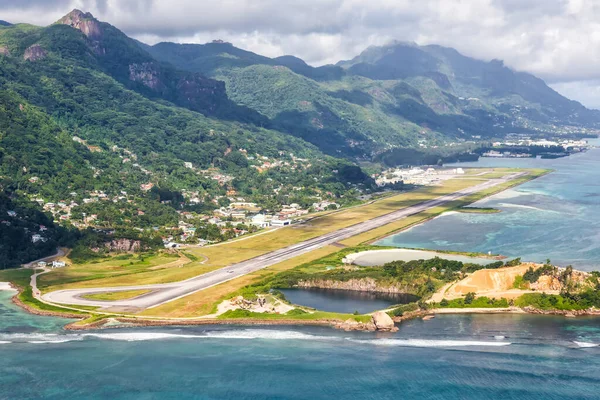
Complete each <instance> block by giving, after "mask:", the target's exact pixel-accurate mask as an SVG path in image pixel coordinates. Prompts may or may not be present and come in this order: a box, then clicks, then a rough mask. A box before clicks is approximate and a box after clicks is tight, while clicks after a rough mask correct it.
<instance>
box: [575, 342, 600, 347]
mask: <svg viewBox="0 0 600 400" xmlns="http://www.w3.org/2000/svg"><path fill="white" fill-rule="evenodd" d="M573 343H575V344H576V345H577V346H579V347H581V348H582V349H586V348H590V347H598V346H600V344H597V343H589V342H576V341H574V342H573Z"/></svg>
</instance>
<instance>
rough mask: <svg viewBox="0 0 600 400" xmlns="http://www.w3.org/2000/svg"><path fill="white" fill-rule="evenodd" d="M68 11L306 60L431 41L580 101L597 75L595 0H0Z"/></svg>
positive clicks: (157, 34) (11, 7) (157, 33)
mask: <svg viewBox="0 0 600 400" xmlns="http://www.w3.org/2000/svg"><path fill="white" fill-rule="evenodd" d="M72 8H80V9H83V10H85V11H90V12H92V13H94V15H96V17H98V18H99V19H101V20H104V21H107V22H110V23H111V24H113V25H115V26H117V27H118V28H120V29H122V30H123V31H124V32H126V33H127V34H129V35H131V36H133V37H135V38H137V39H140V40H142V41H146V42H150V43H156V42H159V41H175V42H195V43H203V42H206V41H209V40H212V39H216V38H220V39H224V40H227V41H230V42H233V43H234V44H235V45H237V46H239V47H242V48H246V49H248V50H251V51H255V52H258V53H261V54H264V55H267V56H279V55H283V54H294V55H296V56H299V57H301V58H303V59H305V60H306V61H307V62H308V63H310V64H313V65H321V64H325V63H333V62H337V61H339V60H341V59H348V58H352V57H354V56H355V55H356V54H358V53H360V52H361V51H362V50H364V49H365V48H366V47H368V46H369V45H372V44H375V45H377V44H383V43H385V42H387V41H390V40H392V39H398V40H404V41H415V42H417V43H419V44H431V43H435V44H440V45H445V46H450V47H454V48H456V49H457V50H459V51H460V52H462V53H463V54H465V55H468V56H472V57H476V58H480V59H485V60H490V59H493V58H498V59H503V60H505V63H506V65H508V66H510V67H512V68H514V69H517V70H524V71H528V72H531V73H533V74H535V75H538V76H540V77H541V78H543V79H545V80H546V81H548V82H550V83H551V84H553V85H554V87H555V88H557V90H559V91H561V90H562V91H564V90H569V89H568V88H570V87H575V86H577V87H578V89H579V91H573V92H571V93H573V97H574V98H575V99H578V100H582V101H584V103H586V104H592V100H591V99H592V98H593V96H594V95H595V94H596V93H597V92H596V91H595V89H593V85H594V84H595V83H594V82H599V81H600V51H599V50H600V2H598V1H597V0H369V1H364V0H303V1H297V0H220V1H208V0H168V1H165V0H2V2H0V19H5V20H7V21H10V22H21V21H22V22H29V23H34V24H40V25H46V24H49V23H51V22H53V21H55V20H56V19H58V18H60V17H61V16H62V15H63V14H65V13H66V12H68V11H69V10H70V9H72ZM588 81H589V82H591V86H590V89H589V92H588V93H587V94H583V93H580V91H582V92H585V91H586V90H587V87H586V85H585V82H588ZM569 84H570V85H571V86H569ZM596 87H597V85H596ZM565 93H566V92H565ZM584 99H585V100H584Z"/></svg>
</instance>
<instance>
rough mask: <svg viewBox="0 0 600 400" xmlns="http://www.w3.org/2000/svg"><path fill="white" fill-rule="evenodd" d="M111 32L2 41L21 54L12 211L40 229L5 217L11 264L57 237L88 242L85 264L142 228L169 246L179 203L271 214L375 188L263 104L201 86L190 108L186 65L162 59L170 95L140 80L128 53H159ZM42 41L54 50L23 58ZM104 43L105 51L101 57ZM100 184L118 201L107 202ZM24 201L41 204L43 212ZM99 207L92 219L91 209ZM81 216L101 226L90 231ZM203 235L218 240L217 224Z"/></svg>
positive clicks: (31, 33) (13, 96) (7, 77)
mask: <svg viewBox="0 0 600 400" xmlns="http://www.w3.org/2000/svg"><path fill="white" fill-rule="evenodd" d="M101 29H102V31H103V33H104V35H103V38H102V40H100V41H99V43H96V44H93V43H90V42H89V41H88V39H86V38H85V36H84V35H82V34H81V32H79V31H77V30H75V29H72V28H70V27H66V26H61V25H52V26H50V27H48V28H37V27H31V26H24V25H16V26H11V27H9V28H6V29H2V30H0V46H2V47H6V48H7V49H8V50H9V54H8V55H0V104H1V105H0V191H1V194H2V196H0V212H2V214H5V213H4V211H5V208H8V209H9V210H12V208H16V207H17V206H20V209H19V210H15V211H18V212H19V211H20V213H21V215H24V214H26V215H27V221H29V220H30V219H31V221H30V222H31V225H32V227H28V226H25V225H27V224H29V223H30V222H24V225H23V224H22V225H23V226H19V225H18V224H16V223H15V221H8V222H10V223H12V224H13V225H12V227H10V228H6V227H7V226H8V225H2V226H0V228H1V229H2V231H0V235H1V237H0V238H1V239H6V240H2V241H0V243H2V245H0V268H6V267H14V266H16V265H18V264H20V263H22V262H24V261H29V260H31V259H34V258H37V257H38V256H42V255H47V254H48V253H49V252H51V250H53V248H55V247H56V245H57V244H61V245H66V244H73V243H74V241H75V240H77V239H80V242H79V243H80V245H79V246H75V249H74V252H73V256H74V257H75V258H76V259H77V260H79V261H84V260H86V259H91V258H94V257H96V256H97V254H93V253H91V252H90V251H89V249H90V248H93V247H96V248H100V249H102V247H103V246H97V245H98V244H100V243H101V242H102V241H106V240H112V239H119V238H132V239H134V240H141V241H143V242H144V246H143V247H146V248H156V247H157V246H160V245H162V243H161V242H160V241H159V240H157V238H158V232H155V231H153V228H154V227H172V226H177V222H178V219H179V215H178V211H186V210H192V211H197V212H206V213H211V212H212V210H213V209H214V208H216V205H215V203H216V202H217V200H218V199H220V198H223V197H225V196H226V194H227V193H228V192H230V191H234V192H236V193H237V194H238V195H240V196H244V198H245V199H246V200H247V201H251V202H256V203H258V204H259V206H261V207H263V208H265V209H270V210H273V209H277V207H279V206H280V205H281V204H284V203H288V204H289V203H290V202H294V201H296V202H300V203H302V204H308V203H309V199H311V198H313V197H314V196H318V195H322V196H325V194H326V193H327V195H326V197H329V198H332V199H334V198H335V199H337V200H336V202H337V203H339V204H343V205H346V204H352V203H353V202H355V201H356V200H355V198H356V196H357V195H358V194H359V192H358V191H356V189H357V188H358V189H361V190H370V188H372V185H373V183H372V180H371V179H370V178H369V177H368V176H367V175H365V174H364V173H363V172H362V171H361V170H360V168H358V167H356V166H355V165H352V163H350V162H348V161H345V160H341V159H334V158H331V157H326V156H324V155H323V154H322V153H321V152H319V151H318V150H317V149H316V148H315V147H314V146H311V145H309V144H307V143H306V142H304V141H302V140H300V139H296V138H293V137H290V136H288V135H285V134H282V133H280V132H276V131H273V130H268V129H264V128H262V127H261V124H260V123H257V121H255V120H254V119H253V117H252V115H253V113H252V112H249V111H248V110H245V109H242V108H237V106H235V105H233V103H231V102H229V100H228V99H227V97H226V94H225V93H224V91H221V92H220V94H219V93H217V94H216V96H221V98H220V99H219V98H211V99H206V101H204V100H201V99H200V98H199V97H198V96H200V93H204V92H203V91H199V92H198V94H197V95H195V97H194V99H195V101H196V103H195V104H184V103H185V102H182V101H183V100H181V99H179V97H177V96H178V95H177V94H176V93H173V90H174V89H173V85H174V84H175V83H173V82H174V81H172V80H171V79H175V80H176V79H180V78H181V79H183V78H185V76H186V74H183V75H182V74H180V73H176V72H173V71H174V70H173V68H172V67H170V66H167V65H158V63H157V64H156V68H157V69H158V72H157V74H158V78H159V79H161V80H162V83H163V84H164V85H165V91H163V92H161V93H153V92H151V91H149V88H148V87H146V86H144V85H143V84H140V83H139V82H133V81H131V80H130V79H129V78H130V77H129V70H128V68H129V67H128V66H129V65H130V63H132V62H134V63H144V62H152V58H151V56H150V55H148V54H147V53H145V51H144V50H141V49H140V48H139V47H138V45H137V43H135V42H134V41H132V40H131V39H129V38H127V37H126V36H125V35H123V34H122V33H120V32H118V31H117V30H116V29H115V28H112V27H110V26H109V25H107V24H102V25H101ZM32 44H38V45H39V46H41V48H42V49H43V50H44V51H46V52H47V54H46V55H45V56H44V57H42V58H41V59H37V60H29V61H27V60H24V59H23V55H24V52H25V50H26V49H27V48H28V47H29V46H31V45H32ZM96 45H97V46H100V47H102V48H104V50H105V54H103V55H99V54H97V53H95V51H94V47H93V46H96ZM187 75H189V73H188V74H187ZM186 79H187V78H186ZM194 79H196V80H197V79H200V78H198V77H194ZM207 81H210V80H207ZM194 82H196V81H194ZM212 82H213V83H214V84H215V85H217V86H218V84H217V83H215V82H214V81H212ZM196 83H197V84H198V85H200V86H202V85H204V84H210V85H212V84H213V83H210V82H204V81H201V80H200V81H198V82H196ZM210 85H209V86H210ZM215 90H216V89H215ZM216 92H218V90H216ZM164 100H169V101H172V102H173V103H175V104H178V105H182V106H184V107H185V108H179V107H176V106H175V105H174V104H173V103H169V102H166V101H164ZM179 100H181V101H179ZM200 103H201V104H200ZM207 107H208V108H207ZM195 111H201V112H203V113H204V114H201V113H198V112H195ZM207 115H208V116H207ZM259 119H260V118H259ZM249 122H254V124H252V123H249ZM259 155H260V157H264V158H266V159H267V160H269V161H270V162H272V163H275V162H277V165H276V166H274V167H272V168H269V169H268V170H265V171H262V172H261V171H259V169H257V168H252V167H251V166H252V165H255V164H257V163H258V161H256V160H258V156H259ZM298 159H301V160H310V162H308V161H298ZM186 162H187V163H191V164H192V166H193V167H192V168H188V167H186V166H185V165H184V163H186ZM251 164H252V165H251ZM203 171H204V172H203ZM333 171H335V172H333ZM217 174H222V175H226V176H228V177H231V178H230V179H231V180H229V181H228V182H227V183H219V182H218V180H216V179H213V176H214V175H217ZM315 178H316V179H315ZM142 185H151V186H152V188H151V189H150V190H147V189H143V188H142ZM297 187H301V188H303V189H302V190H301V191H297V190H295V189H294V188H297ZM190 192H192V193H194V196H196V197H198V198H200V199H202V203H201V204H197V205H192V204H190V203H189V202H188V201H187V200H186V198H185V197H184V196H183V194H184V193H190ZM93 193H101V194H102V196H105V197H103V198H104V199H106V200H111V201H98V197H94V196H93ZM90 198H91V199H92V200H94V201H88V200H89V199H90ZM34 199H38V200H39V201H40V203H43V204H44V205H45V206H46V205H47V204H49V203H50V204H59V203H60V204H64V205H61V206H58V205H57V206H55V207H54V208H52V207H46V211H47V212H48V211H51V212H52V213H53V216H52V218H51V217H50V216H49V215H48V216H46V217H43V216H42V214H41V213H40V212H39V211H40V207H39V205H37V204H36V203H31V204H29V202H31V200H34ZM84 200H85V201H84ZM9 202H10V203H9ZM213 202H214V203H213ZM12 203H17V204H16V205H15V204H12ZM24 203H28V206H27V207H25V206H24V205H23V204H24ZM73 204H76V205H73ZM25 208H31V209H32V210H37V212H38V214H37V216H33V215H29V214H32V213H33V211H32V212H29V211H25V210H24V209H25ZM90 216H93V222H90V221H88V220H87V219H86V217H90ZM0 218H1V219H4V218H3V217H2V216H0ZM59 218H64V219H62V222H61V225H64V226H65V227H67V228H69V229H68V230H67V231H71V232H73V235H68V234H67V232H65V231H61V232H58V231H57V229H55V227H54V225H53V224H52V223H51V221H52V219H55V220H58V219H59ZM44 219H45V220H44ZM15 225H17V226H15ZM39 225H44V226H45V227H46V228H48V230H47V231H46V233H45V234H43V236H44V239H45V240H46V241H44V242H39V243H38V244H37V245H36V246H33V245H32V244H31V234H33V233H37V228H39ZM73 226H77V227H81V226H83V227H86V226H91V227H93V228H94V230H90V231H84V232H83V233H82V234H81V235H80V234H78V233H77V232H76V231H75V230H73V229H71V228H72V227H73ZM25 228H27V229H29V233H26V231H25ZM32 228H36V229H32ZM132 228H137V229H141V230H142V231H141V232H140V231H135V230H132ZM97 229H102V230H103V231H104V232H98V231H97ZM9 232H10V233H9ZM106 233H108V234H109V235H110V237H107V236H106ZM200 234H205V236H206V237H207V238H211V239H214V234H213V233H211V232H208V231H207V232H204V231H201V232H200ZM28 235H29V238H26V237H25V236H28ZM103 235H104V236H103ZM10 237H14V238H15V242H16V238H20V239H19V241H18V242H19V243H21V245H20V246H21V247H22V248H18V247H15V246H17V245H16V244H14V243H11V241H10V240H9V238H10ZM21 239H23V240H21ZM217 239H219V240H221V239H225V238H224V237H223V238H222V237H218V238H217ZM5 243H6V245H4V244H5ZM3 245H4V246H3ZM7 254H8V255H9V256H7ZM100 255H102V254H100Z"/></svg>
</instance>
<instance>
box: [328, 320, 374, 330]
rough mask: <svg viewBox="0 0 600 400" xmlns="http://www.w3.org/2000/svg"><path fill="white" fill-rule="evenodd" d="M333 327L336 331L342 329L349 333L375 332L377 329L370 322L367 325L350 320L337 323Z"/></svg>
mask: <svg viewBox="0 0 600 400" xmlns="http://www.w3.org/2000/svg"><path fill="white" fill-rule="evenodd" d="M335 327H336V328H337V329H343V330H345V331H347V332H349V331H376V330H377V327H376V326H375V324H374V323H372V322H368V323H364V322H358V321H356V320H354V319H352V318H348V319H347V320H346V321H344V322H340V323H338V324H337V325H335Z"/></svg>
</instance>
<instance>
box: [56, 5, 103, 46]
mask: <svg viewBox="0 0 600 400" xmlns="http://www.w3.org/2000/svg"><path fill="white" fill-rule="evenodd" d="M58 23H59V24H63V25H69V26H71V27H73V28H75V29H78V30H80V31H81V32H83V34H84V35H85V36H87V37H88V38H90V39H93V40H98V39H100V38H101V37H102V28H101V26H100V22H98V20H96V19H95V18H94V16H93V15H92V14H90V13H84V12H82V11H80V10H73V11H71V12H70V13H68V14H67V15H65V16H64V17H62V18H61V19H60V20H59V21H58Z"/></svg>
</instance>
